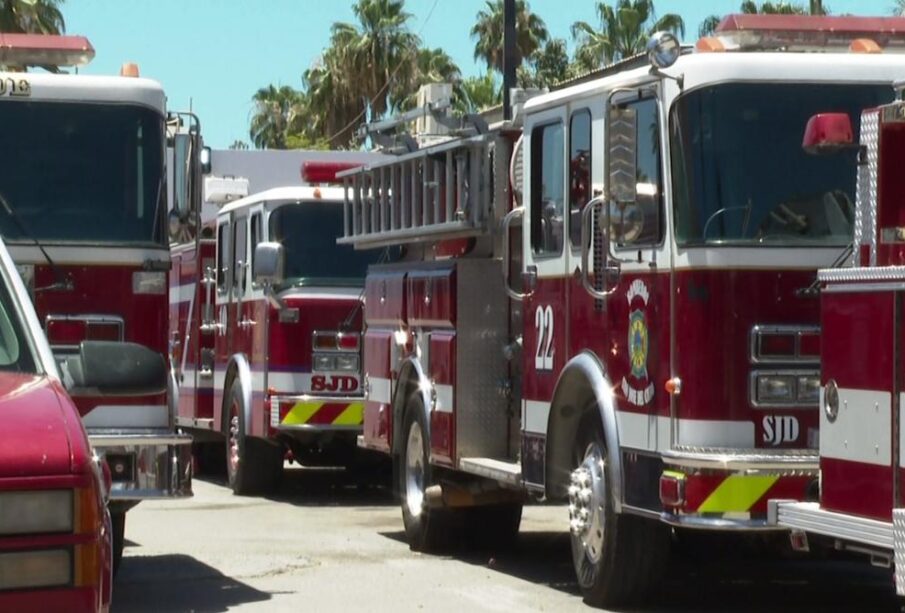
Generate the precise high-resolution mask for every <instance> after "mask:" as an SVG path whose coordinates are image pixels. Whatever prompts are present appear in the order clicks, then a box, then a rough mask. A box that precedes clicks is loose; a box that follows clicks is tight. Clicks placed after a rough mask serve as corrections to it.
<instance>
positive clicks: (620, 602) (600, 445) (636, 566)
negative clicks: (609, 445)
mask: <svg viewBox="0 0 905 613" xmlns="http://www.w3.org/2000/svg"><path fill="white" fill-rule="evenodd" d="M583 426H586V427H582V428H580V429H579V436H578V440H577V441H576V445H575V454H574V457H575V462H574V464H575V466H576V467H577V469H576V471H577V470H578V469H579V468H582V467H590V468H593V467H595V466H596V467H597V468H598V473H597V474H599V475H603V477H604V480H603V485H602V487H599V491H600V492H602V493H603V495H604V500H602V503H601V504H597V503H596V502H595V500H598V499H599V496H596V497H595V498H592V499H591V502H590V503H588V505H587V507H586V508H588V510H589V512H592V510H593V509H596V510H597V513H596V515H595V514H593V513H592V515H591V516H590V517H593V518H596V520H595V521H591V522H589V523H588V529H587V530H586V531H585V532H580V533H576V530H574V529H570V541H571V545H572V562H573V565H574V567H575V574H576V577H577V579H578V585H579V587H580V589H581V592H582V594H583V596H584V599H585V602H586V603H588V604H589V605H591V606H595V607H603V608H612V607H626V606H633V605H637V604H639V603H641V602H643V601H644V599H645V598H646V597H649V596H650V595H651V593H652V592H653V591H655V590H653V589H652V588H653V587H654V586H656V585H658V584H659V579H660V576H661V575H662V572H663V570H664V569H665V567H666V563H667V561H668V557H669V547H670V540H669V531H668V529H667V528H666V526H664V525H662V524H660V523H659V522H657V521H656V520H650V519H645V518H642V517H637V516H633V515H627V514H623V513H620V514H617V513H616V512H615V511H614V507H613V495H612V489H611V488H610V486H609V484H611V483H613V477H614V475H613V474H612V468H611V467H610V465H609V463H608V462H607V461H606V458H607V455H606V443H605V441H604V436H603V429H602V428H601V426H600V422H599V421H598V420H597V418H596V415H595V418H594V419H593V420H592V421H590V422H589V423H587V424H583ZM576 474H577V472H575V473H573V475H576ZM575 478H577V477H575ZM593 483H599V481H596V482H593ZM573 484H574V482H573ZM570 489H571V488H570ZM588 489H590V490H592V491H593V489H594V488H593V487H588ZM570 498H571V496H570ZM570 503H573V504H574V500H570ZM571 506H573V505H572V504H570V507H571ZM570 528H571V526H570Z"/></svg>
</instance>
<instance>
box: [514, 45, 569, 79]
mask: <svg viewBox="0 0 905 613" xmlns="http://www.w3.org/2000/svg"><path fill="white" fill-rule="evenodd" d="M574 72H575V70H574V67H573V64H572V62H571V61H570V59H569V52H568V49H567V48H566V41H565V40H563V39H561V38H554V39H551V40H549V41H547V43H546V44H545V45H544V46H543V48H542V49H540V50H538V51H537V52H535V54H534V55H533V56H532V57H531V58H530V64H527V65H526V64H522V65H521V66H519V69H518V84H519V86H520V87H537V88H543V87H547V88H549V87H552V86H554V85H556V84H557V83H560V82H562V81H565V80H566V79H568V78H570V77H572V76H574Z"/></svg>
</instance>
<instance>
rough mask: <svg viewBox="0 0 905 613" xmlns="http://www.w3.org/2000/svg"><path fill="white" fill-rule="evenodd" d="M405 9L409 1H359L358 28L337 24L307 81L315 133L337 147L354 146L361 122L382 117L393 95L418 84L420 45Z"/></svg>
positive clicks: (304, 79)
mask: <svg viewBox="0 0 905 613" xmlns="http://www.w3.org/2000/svg"><path fill="white" fill-rule="evenodd" d="M403 9H404V0H358V1H357V2H356V4H355V6H354V7H353V8H352V10H353V12H354V13H355V16H356V18H357V19H358V23H357V24H350V23H334V24H333V27H332V28H331V34H330V44H329V46H328V47H327V49H326V50H325V51H324V54H323V56H322V57H321V61H320V62H319V64H318V65H316V66H314V67H312V68H310V69H308V70H307V71H306V72H305V74H304V75H303V81H304V82H305V86H306V91H307V92H308V94H309V103H310V109H311V111H312V116H313V117H314V118H317V119H316V120H317V121H319V124H320V125H319V126H318V127H317V128H316V130H317V132H319V133H320V134H322V135H324V136H327V137H328V138H330V139H331V141H332V142H333V144H336V145H340V146H341V145H346V144H349V143H350V142H351V141H352V140H353V137H354V134H355V130H354V129H355V127H356V125H355V124H356V123H357V122H358V121H359V120H360V119H363V118H365V117H366V116H367V113H368V112H370V116H371V117H373V118H378V117H382V116H383V115H384V114H385V113H386V112H387V109H389V108H390V106H391V103H392V93H393V91H394V89H395V90H396V91H400V90H401V91H405V90H407V89H410V88H412V86H413V84H414V83H415V80H416V74H417V71H416V61H415V59H416V51H417V49H418V48H419V46H420V40H419V39H418V37H417V36H416V35H415V34H413V33H412V32H411V31H410V30H409V29H408V21H409V19H410V18H411V14H410V13H407V12H406V11H405V10H403Z"/></svg>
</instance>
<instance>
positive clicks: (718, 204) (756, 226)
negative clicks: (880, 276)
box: [670, 83, 893, 246]
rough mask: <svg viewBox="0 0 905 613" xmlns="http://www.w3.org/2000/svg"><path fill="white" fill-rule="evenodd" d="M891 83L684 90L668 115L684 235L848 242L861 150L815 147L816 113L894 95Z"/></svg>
mask: <svg viewBox="0 0 905 613" xmlns="http://www.w3.org/2000/svg"><path fill="white" fill-rule="evenodd" d="M892 98H893V92H892V88H891V87H890V86H888V85H887V86H880V85H863V84H862V85H850V84H848V85H828V84H800V83H794V84H779V83H771V84H764V83H731V84H724V85H715V86H712V87H706V88H703V89H699V90H696V91H693V92H691V93H689V94H687V95H685V96H683V97H682V98H680V99H679V100H678V101H677V102H676V104H675V107H674V109H673V112H672V116H671V119H670V131H671V141H672V164H673V192H674V207H675V219H676V238H677V241H678V242H679V244H680V245H681V244H684V245H693V244H713V243H716V244H743V245H751V244H753V245H761V244H762V245H767V246H785V245H815V244H816V245H821V244H822V245H844V244H846V243H847V242H848V241H850V240H851V235H852V222H853V219H854V201H855V176H856V162H857V159H856V150H855V148H852V149H851V150H848V151H845V152H842V153H837V154H833V155H809V154H807V153H805V152H804V151H803V150H802V147H801V141H802V136H803V135H804V129H805V126H806V124H807V122H808V119H809V118H810V117H811V116H812V115H814V114H816V113H831V112H843V113H848V115H849V116H850V117H851V120H852V126H853V128H854V129H855V141H856V142H857V140H858V130H859V126H860V119H861V111H862V110H864V109H866V108H871V107H875V106H877V105H879V104H882V103H885V102H889V101H891V100H892Z"/></svg>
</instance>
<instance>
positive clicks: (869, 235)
mask: <svg viewBox="0 0 905 613" xmlns="http://www.w3.org/2000/svg"><path fill="white" fill-rule="evenodd" d="M903 87H905V84H901V83H900V84H899V85H898V89H899V91H900V94H901V90H902V88H903ZM847 119H848V118H846V117H839V116H837V115H835V114H826V115H818V116H815V117H814V118H813V119H812V120H811V122H810V124H809V126H808V130H807V132H806V136H805V145H806V146H810V147H812V148H815V149H820V148H822V149H823V150H824V151H827V152H839V151H840V150H842V151H848V152H852V151H855V152H857V155H858V166H857V177H858V191H857V200H856V203H855V225H854V227H855V232H854V240H853V242H852V243H851V245H850V248H849V249H848V251H847V253H846V255H847V256H848V257H846V258H845V259H844V260H840V262H839V264H840V266H837V267H833V268H827V269H824V270H821V271H820V272H819V282H820V284H819V289H820V319H821V329H822V343H821V388H820V409H821V410H820V447H819V450H820V496H819V499H817V500H812V501H805V502H800V501H789V500H771V501H770V508H769V518H770V521H771V522H773V523H775V524H776V525H779V526H783V527H786V528H789V529H791V530H792V537H793V538H792V543H793V545H794V546H796V547H798V548H800V549H805V550H806V549H808V548H809V547H810V544H809V537H810V540H821V539H822V540H824V541H829V542H830V543H831V544H832V546H834V547H835V548H837V549H841V550H847V551H854V552H859V553H863V554H866V555H868V556H869V557H870V560H871V562H872V563H873V564H875V565H878V566H882V567H887V568H893V569H894V577H895V588H896V592H897V594H898V595H899V596H900V597H903V596H905V501H903V492H905V455H903V454H905V418H903V414H902V411H903V407H905V376H903V375H905V371H903V362H902V356H903V355H905V353H903V352H905V337H903V328H902V322H903V315H905V248H903V246H905V242H903V241H905V208H903V202H905V199H903V198H905V184H903V182H902V178H901V173H900V172H899V166H900V165H901V161H902V159H903V155H905V102H902V101H901V99H900V100H898V101H896V102H893V103H891V104H887V105H883V106H880V107H878V108H872V109H868V110H866V111H865V112H864V114H863V116H862V119H861V137H860V146H858V145H857V144H854V145H853V143H857V141H855V140H854V139H853V137H852V134H853V132H852V130H851V129H850V128H849V127H848V124H847ZM848 155H849V156H851V155H852V154H851V153H849V154H848ZM855 168H856V166H855V165H854V164H852V166H851V171H850V172H851V174H853V175H854V174H855V172H856V171H855Z"/></svg>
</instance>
